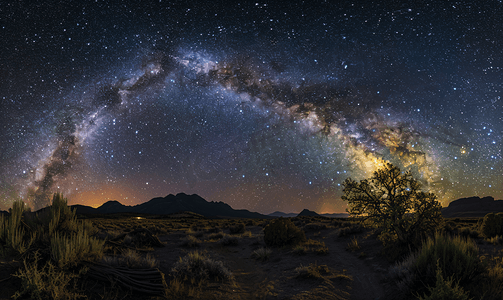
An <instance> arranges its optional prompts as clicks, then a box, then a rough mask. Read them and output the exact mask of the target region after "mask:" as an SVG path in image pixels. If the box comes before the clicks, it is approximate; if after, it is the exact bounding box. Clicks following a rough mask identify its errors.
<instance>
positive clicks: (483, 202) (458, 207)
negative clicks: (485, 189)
mask: <svg viewBox="0 0 503 300" xmlns="http://www.w3.org/2000/svg"><path fill="white" fill-rule="evenodd" d="M492 212H503V200H494V198H493V197H490V196H488V197H484V198H480V197H469V198H461V199H458V200H454V201H452V202H451V203H449V206H447V207H445V208H443V209H442V215H443V216H444V217H446V218H460V217H464V218H468V217H471V218H482V217H484V216H485V215H486V214H488V213H492Z"/></svg>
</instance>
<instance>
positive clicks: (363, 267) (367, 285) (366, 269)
mask: <svg viewBox="0 0 503 300" xmlns="http://www.w3.org/2000/svg"><path fill="white" fill-rule="evenodd" d="M346 245H347V239H344V240H341V239H338V240H337V241H336V242H335V243H333V244H332V247H331V248H330V256H331V258H332V260H334V261H335V264H336V265H338V266H339V267H341V268H343V269H346V270H348V272H349V274H351V276H352V277H353V284H352V292H351V299H354V300H366V299H369V300H370V299H372V300H377V299H383V296H384V292H385V291H384V288H383V286H382V283H380V278H381V276H382V275H383V273H382V272H383V271H384V270H381V272H379V271H380V270H379V267H378V266H376V265H374V266H373V258H372V257H371V258H367V259H361V258H358V257H357V256H356V255H355V254H354V253H351V252H349V251H347V250H346Z"/></svg>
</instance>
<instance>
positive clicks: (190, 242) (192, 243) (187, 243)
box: [181, 235, 201, 248]
mask: <svg viewBox="0 0 503 300" xmlns="http://www.w3.org/2000/svg"><path fill="white" fill-rule="evenodd" d="M199 244H201V241H200V240H199V239H197V238H196V237H195V236H193V235H187V236H186V237H185V238H184V239H183V240H182V243H181V245H182V246H183V247H188V248H194V247H199Z"/></svg>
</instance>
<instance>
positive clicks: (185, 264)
mask: <svg viewBox="0 0 503 300" xmlns="http://www.w3.org/2000/svg"><path fill="white" fill-rule="evenodd" d="M171 273H172V275H173V276H174V277H175V278H177V279H179V280H182V281H189V282H190V281H191V280H195V281H196V282H200V281H202V280H206V279H213V280H231V279H232V278H233V276H232V273H231V272H230V271H229V270H228V269H227V268H226V267H225V266H224V264H223V263H222V262H221V261H215V260H212V259H210V258H208V257H207V256H206V255H205V254H203V253H201V252H198V251H194V252H190V253H188V254H187V255H186V256H184V257H183V258H182V257H180V259H179V260H178V262H176V263H175V264H174V266H173V268H172V269H171Z"/></svg>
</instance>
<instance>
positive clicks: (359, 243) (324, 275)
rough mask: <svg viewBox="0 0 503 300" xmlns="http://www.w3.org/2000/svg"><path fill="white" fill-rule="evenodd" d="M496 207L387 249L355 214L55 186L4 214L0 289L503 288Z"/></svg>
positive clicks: (454, 294) (437, 291)
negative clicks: (47, 200)
mask: <svg viewBox="0 0 503 300" xmlns="http://www.w3.org/2000/svg"><path fill="white" fill-rule="evenodd" d="M500 216H501V215H488V216H486V217H485V218H484V219H448V220H443V219H442V222H440V223H439V224H440V225H439V226H437V227H436V231H435V232H436V233H435V232H434V233H433V234H430V235H429V236H426V237H424V238H423V239H422V242H421V243H420V244H419V245H416V244H408V245H407V244H405V243H401V242H398V243H396V244H394V245H395V246H394V248H400V249H397V250H396V251H390V247H389V244H383V239H382V234H383V232H386V230H384V229H383V228H382V227H381V226H376V225H375V224H368V222H362V220H361V219H358V218H355V219H329V218H323V217H297V218H288V219H283V218H279V219H272V220H248V219H247V220H240V219H236V220H232V219H213V220H212V219H206V218H203V217H202V216H199V215H196V214H193V213H182V214H176V215H171V216H162V217H161V216H137V215H128V214H123V215H112V216H76V215H75V213H74V212H73V211H71V209H70V208H69V207H68V206H67V204H66V200H65V199H64V198H63V197H62V196H61V195H59V194H56V195H54V198H53V202H52V206H51V207H49V208H47V209H46V210H43V211H40V212H38V213H37V214H34V213H31V212H29V211H27V210H26V209H25V207H24V204H23V203H22V202H15V203H14V205H13V208H12V209H11V210H10V214H9V215H2V216H0V257H1V260H0V262H1V263H2V264H1V267H2V268H0V289H1V290H2V291H3V293H2V295H0V298H2V297H3V298H2V299H8V298H9V299H12V298H13V299H278V298H279V299H281V298H286V299H350V298H353V299H355V298H356V299H367V298H366V297H367V296H368V295H374V296H381V298H382V299H502V298H503V252H502V249H503V238H502V233H501V227H502V226H501V222H500ZM387 242H388V243H389V240H387ZM355 278H358V280H355ZM425 278H427V280H425ZM366 290H368V291H366ZM374 298H375V297H374Z"/></svg>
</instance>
